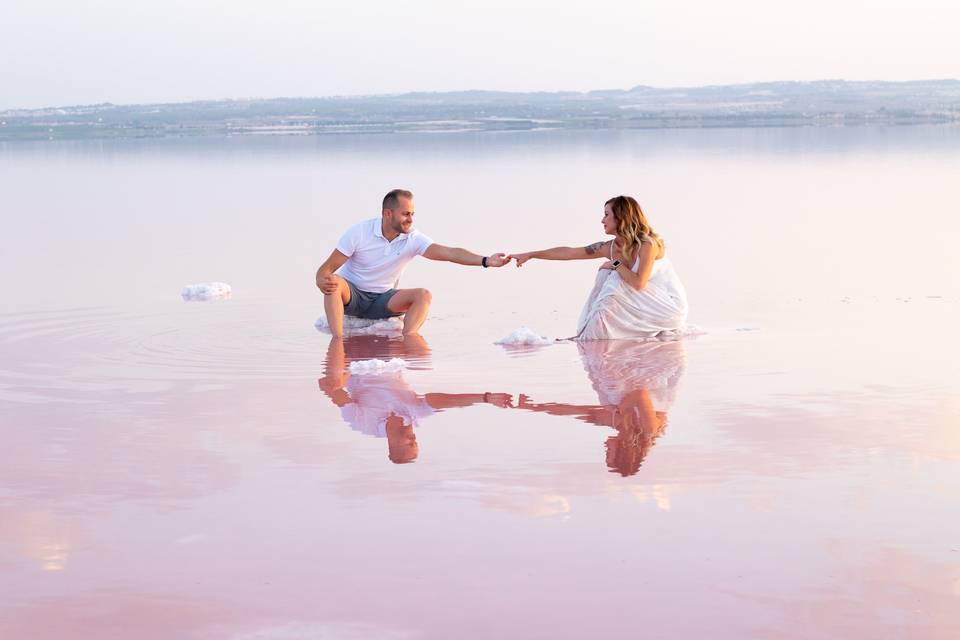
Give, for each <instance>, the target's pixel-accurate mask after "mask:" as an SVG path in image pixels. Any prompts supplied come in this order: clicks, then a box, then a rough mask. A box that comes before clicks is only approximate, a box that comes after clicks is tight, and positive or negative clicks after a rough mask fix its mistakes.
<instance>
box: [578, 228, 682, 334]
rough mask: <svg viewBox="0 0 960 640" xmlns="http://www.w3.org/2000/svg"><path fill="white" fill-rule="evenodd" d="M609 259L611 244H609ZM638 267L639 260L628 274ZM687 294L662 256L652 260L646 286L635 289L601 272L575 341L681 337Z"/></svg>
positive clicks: (615, 275)
mask: <svg viewBox="0 0 960 640" xmlns="http://www.w3.org/2000/svg"><path fill="white" fill-rule="evenodd" d="M610 252H611V257H612V255H613V243H611V244H610ZM639 268H640V257H639V256H637V259H636V260H635V261H634V263H633V266H632V267H631V269H630V270H631V271H633V272H634V273H636V272H637V270H638V269H639ZM686 321H687V292H686V290H685V289H684V287H683V283H682V282H680V277H679V276H678V275H677V272H676V271H675V270H674V268H673V264H672V263H671V262H670V260H669V259H668V258H666V257H663V258H660V259H659V260H655V261H654V263H653V271H652V272H651V274H650V278H649V280H647V285H646V286H645V287H644V288H643V289H636V288H634V287H632V286H630V285H629V284H627V283H626V282H624V280H623V278H621V277H620V274H619V273H617V272H616V271H614V270H611V269H601V270H600V272H599V273H598V274H597V279H596V282H595V284H594V285H593V290H592V291H591V292H590V296H589V297H588V298H587V302H586V304H585V305H584V306H583V311H582V312H581V313H580V320H579V321H578V322H577V335H576V339H577V340H626V339H636V338H658V337H659V338H664V337H669V336H673V335H676V336H679V335H682V334H683V331H684V328H685V326H686Z"/></svg>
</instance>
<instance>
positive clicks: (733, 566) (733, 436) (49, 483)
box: [0, 127, 960, 640]
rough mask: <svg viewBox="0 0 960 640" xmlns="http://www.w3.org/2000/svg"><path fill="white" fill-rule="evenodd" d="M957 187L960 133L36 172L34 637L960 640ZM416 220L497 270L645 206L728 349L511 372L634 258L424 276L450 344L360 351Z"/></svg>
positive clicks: (31, 162)
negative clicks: (351, 299) (347, 317)
mask: <svg viewBox="0 0 960 640" xmlns="http://www.w3.org/2000/svg"><path fill="white" fill-rule="evenodd" d="M956 175H960V131H958V130H957V129H956V128H949V127H916V128H896V129H868V128H854V129H829V130H828V129H789V130H783V129H770V130H724V131H649V132H642V131H641V132H621V133H610V132H583V133H563V132H528V133H511V134H503V135H500V134H484V135H473V134H456V135H423V136H407V135H404V136H344V137H323V138H306V139H299V138H298V139H285V138H270V139H256V140H248V139H240V140H236V139H230V140H200V141H155V142H134V141H128V142H122V141H121V142H104V143H100V142H97V143H92V142H91V143H76V144H70V143H54V144H50V145H32V144H29V145H28V144H6V145H0V184H3V189H2V190H0V237H2V238H3V239H4V250H3V252H2V253H0V272H2V273H3V274H4V276H3V283H4V286H3V291H4V296H3V299H2V300H0V637H2V638H4V640H6V639H8V638H9V639H16V640H20V639H30V640H47V639H57V640H61V639H71V638H97V639H98V640H101V639H107V640H111V639H115V638H116V639H121V638H123V639H127V638H138V639H147V640H150V639H154V638H156V639H158V640H159V639H170V638H175V639H179V638H185V639H195V638H196V639H207V638H209V639H212V640H220V639H231V640H252V639H282V640H288V639H304V638H310V639H313V638H348V639H353V638H364V639H366V638H373V639H378V638H450V637H464V638H489V637H516V638H582V637H595V636H603V635H612V634H618V635H626V636H634V637H659V638H699V637H710V638H791V639H792V638H797V639H800V638H803V639H807V638H865V639H866V638H869V639H871V640H872V639H875V638H903V637H910V638H944V639H946V638H954V637H957V636H958V635H960V614H958V611H960V607H958V604H960V508H958V500H957V496H958V495H960V434H958V431H957V426H958V418H960V395H958V391H960V389H958V387H960V375H958V374H960V366H958V361H960V341H958V340H957V338H956V326H960V280H958V278H957V276H956V274H957V273H960V252H957V251H956V250H955V248H956V246H957V244H958V243H960V219H958V216H957V215H956V213H957V211H960V192H958V190H957V189H956V187H955V184H954V183H955V176H956ZM394 186H406V187H409V188H411V189H413V190H414V191H415V192H416V194H417V211H418V213H417V224H418V225H419V226H420V228H421V229H423V230H424V231H425V232H427V233H428V234H429V235H431V236H432V237H434V238H435V239H436V240H437V241H439V242H443V243H445V244H452V245H462V246H466V247H468V248H471V249H473V250H476V251H480V252H493V251H522V250H527V249H532V248H537V247H539V246H549V245H556V244H587V243H589V242H592V241H595V240H599V239H602V229H601V227H600V224H599V219H600V213H601V207H602V203H603V200H604V199H606V198H607V197H609V196H611V195H615V194H617V193H621V192H626V193H630V194H633V195H636V196H637V197H638V199H639V200H640V201H641V203H642V204H643V205H644V206H645V208H646V209H647V211H648V214H649V216H650V218H651V220H652V222H653V223H654V225H655V226H656V228H657V230H658V231H659V232H660V233H661V234H662V235H663V236H664V237H666V238H667V242H668V251H669V252H670V255H671V257H672V259H673V261H674V263H675V265H676V267H677V269H678V271H679V273H680V276H681V277H682V278H683V279H684V281H685V283H686V286H687V288H688V292H689V295H690V299H691V307H692V312H691V318H690V319H691V321H692V322H694V323H696V324H697V325H699V326H700V327H701V328H702V329H703V330H705V332H706V333H705V334H704V335H702V336H700V337H698V338H696V339H692V340H684V341H682V342H676V343H653V344H643V343H629V342H628V343H617V344H593V345H588V346H578V345H575V344H571V343H562V344H557V345H551V346H546V347H539V348H530V349H505V348H503V347H500V346H497V345H495V344H493V343H494V341H496V340H497V339H499V338H501V337H503V336H505V335H507V334H508V333H510V332H511V331H513V330H514V329H516V328H518V327H520V326H521V325H530V326H531V327H533V328H535V329H536V330H537V331H538V332H540V333H542V334H545V335H548V336H551V337H553V336H563V335H569V333H570V331H571V326H572V324H573V322H574V320H575V318H576V315H577V313H578V311H579V307H580V304H581V303H582V301H583V298H584V297H585V296H586V293H587V291H588V290H589V287H590V284H591V283H592V281H593V274H594V272H595V268H596V266H597V264H598V263H588V262H581V263H547V262H531V263H530V264H529V265H526V266H525V267H524V268H523V269H521V270H517V269H515V268H513V267H510V268H504V269H500V270H493V269H489V270H485V271H484V270H480V269H465V268H460V267H456V266H453V265H446V264H440V263H430V262H428V261H426V260H423V261H420V262H417V263H414V264H413V265H411V267H410V269H409V270H408V271H407V274H406V275H405V277H404V281H403V284H404V285H405V286H427V287H429V288H430V289H431V290H432V292H433V294H434V306H433V309H432V313H431V317H430V319H429V320H428V323H427V325H426V326H425V328H424V331H423V338H422V340H406V341H404V340H388V339H383V338H356V339H349V340H347V341H346V342H345V343H344V344H343V345H342V348H341V347H340V346H339V345H337V344H333V345H331V344H330V340H329V337H328V336H326V335H324V334H322V333H319V332H317V331H316V330H315V329H314V327H313V323H314V321H315V320H316V318H317V317H318V316H319V315H320V314H321V313H322V301H321V299H320V297H319V294H318V293H317V291H316V290H315V289H314V287H313V284H312V279H313V271H314V270H315V269H316V266H317V264H319V262H320V261H321V260H322V259H323V257H325V255H326V254H327V253H328V252H329V251H330V248H331V247H332V244H333V242H334V240H335V239H336V237H337V236H338V234H339V233H340V232H341V231H342V230H343V228H344V227H345V226H346V225H347V224H349V223H350V222H352V221H354V220H359V219H362V218H363V217H369V216H371V215H375V214H376V209H377V201H378V199H379V197H380V196H381V195H382V193H381V192H383V191H385V190H386V189H389V188H391V187H394ZM202 281H223V282H227V283H229V284H231V285H232V287H233V298H232V299H231V300H225V301H219V302H184V301H182V300H181V299H180V297H179V292H180V290H181V288H182V287H183V286H184V285H186V284H190V283H194V282H202ZM393 357H402V358H403V359H404V360H406V361H407V363H408V367H407V368H406V369H405V370H404V371H402V372H400V373H389V374H384V375H379V376H350V375H348V373H347V370H348V367H349V363H350V362H352V361H358V360H363V359H369V358H380V359H385V360H389V359H390V358H393Z"/></svg>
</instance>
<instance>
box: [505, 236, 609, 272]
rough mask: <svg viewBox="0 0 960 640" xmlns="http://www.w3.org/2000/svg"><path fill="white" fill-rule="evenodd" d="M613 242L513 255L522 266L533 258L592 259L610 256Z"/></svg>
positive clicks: (519, 265)
mask: <svg viewBox="0 0 960 640" xmlns="http://www.w3.org/2000/svg"><path fill="white" fill-rule="evenodd" d="M611 242H613V241H612V240H607V241H606V242H594V243H593V244H588V245H587V246H585V247H553V248H552V249H541V250H539V251H528V252H526V253H514V254H512V255H513V259H514V260H516V261H517V266H518V267H522V266H523V263H524V262H526V261H527V260H530V259H531V258H539V259H541V260H590V259H592V258H603V257H605V256H609V255H610V243H611Z"/></svg>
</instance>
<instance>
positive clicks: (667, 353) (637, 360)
mask: <svg viewBox="0 0 960 640" xmlns="http://www.w3.org/2000/svg"><path fill="white" fill-rule="evenodd" d="M577 347H578V348H579V349H580V355H581V357H582V358H583V362H584V366H585V368H586V370H587V375H589V376H590V382H591V383H592V384H593V389H594V391H596V393H597V396H598V399H599V402H600V404H599V405H574V404H563V403H555V402H544V403H537V402H533V401H531V399H530V398H528V397H526V396H520V401H519V405H518V408H520V409H527V410H530V411H542V412H544V413H549V414H551V415H559V416H574V417H576V418H578V419H579V420H583V421H585V422H589V423H591V424H596V425H602V426H607V427H613V428H614V429H616V430H617V435H614V436H610V437H609V438H607V443H606V449H607V466H608V467H609V468H610V470H611V471H613V472H616V473H619V474H620V475H622V476H632V475H633V474H635V473H636V472H637V471H638V470H639V469H640V464H641V463H642V462H643V459H644V458H645V457H646V456H647V453H649V451H650V448H651V447H652V446H653V443H654V441H655V440H656V439H657V438H658V437H659V436H660V435H661V434H662V433H663V431H664V429H665V428H666V426H667V411H669V409H670V407H671V406H672V404H673V401H674V399H675V398H676V393H677V384H678V383H679V381H680V377H681V376H682V375H683V371H684V369H685V368H686V352H685V351H684V347H683V342H681V341H679V340H676V341H669V342H660V341H652V342H635V341H628V340H594V341H589V342H578V343H577Z"/></svg>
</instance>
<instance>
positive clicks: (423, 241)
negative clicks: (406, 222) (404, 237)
mask: <svg viewBox="0 0 960 640" xmlns="http://www.w3.org/2000/svg"><path fill="white" fill-rule="evenodd" d="M411 240H413V250H414V251H415V252H416V253H417V255H418V256H422V255H423V252H424V251H426V250H427V249H428V248H429V247H430V245H432V244H433V239H432V238H431V237H430V236H428V235H426V234H424V233H420V232H419V231H417V232H416V233H414V234H413V238H411Z"/></svg>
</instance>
